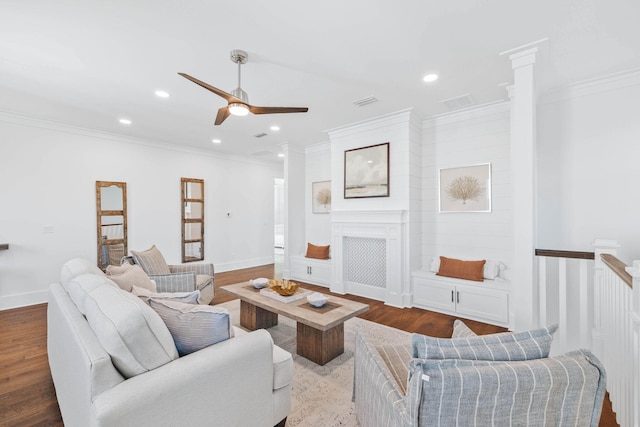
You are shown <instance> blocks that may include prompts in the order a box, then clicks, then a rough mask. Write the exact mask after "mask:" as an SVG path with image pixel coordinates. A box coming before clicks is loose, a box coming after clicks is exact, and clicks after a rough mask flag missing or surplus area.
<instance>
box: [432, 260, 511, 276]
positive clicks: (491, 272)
mask: <svg viewBox="0 0 640 427" xmlns="http://www.w3.org/2000/svg"><path fill="white" fill-rule="evenodd" d="M506 268H507V266H506V265H504V263H503V262H501V261H493V260H490V259H488V260H486V262H485V264H484V269H483V271H482V277H483V278H484V279H489V280H495V279H496V278H498V277H500V275H501V274H500V273H501V272H502V270H505V269H506ZM439 269H440V257H439V256H434V257H433V258H432V260H431V267H430V268H429V271H431V272H432V273H437V272H438V270H439Z"/></svg>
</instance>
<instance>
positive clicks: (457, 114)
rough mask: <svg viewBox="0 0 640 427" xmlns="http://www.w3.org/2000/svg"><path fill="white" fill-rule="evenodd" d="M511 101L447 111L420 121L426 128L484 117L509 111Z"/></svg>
mask: <svg viewBox="0 0 640 427" xmlns="http://www.w3.org/2000/svg"><path fill="white" fill-rule="evenodd" d="M510 112H511V101H502V100H500V101H495V102H490V103H486V104H482V105H478V106H475V107H470V108H465V109H464V110H460V111H452V112H449V113H443V114H438V115H435V116H431V117H429V118H428V119H426V120H424V121H423V122H422V128H423V129H428V128H432V127H436V126H446V125H450V124H453V123H460V122H462V121H468V120H474V119H478V118H485V117H486V116H489V115H492V114H501V113H510Z"/></svg>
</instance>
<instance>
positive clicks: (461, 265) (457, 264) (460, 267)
mask: <svg viewBox="0 0 640 427" xmlns="http://www.w3.org/2000/svg"><path fill="white" fill-rule="evenodd" d="M486 262H487V261H486V260H484V259H483V260H482V261H463V260H461V259H455V258H447V257H443V256H441V257H440V269H439V270H438V272H437V273H436V275H438V276H446V277H455V278H456V279H466V280H475V281H476V282H482V281H483V280H484V278H483V273H484V264H485V263H486Z"/></svg>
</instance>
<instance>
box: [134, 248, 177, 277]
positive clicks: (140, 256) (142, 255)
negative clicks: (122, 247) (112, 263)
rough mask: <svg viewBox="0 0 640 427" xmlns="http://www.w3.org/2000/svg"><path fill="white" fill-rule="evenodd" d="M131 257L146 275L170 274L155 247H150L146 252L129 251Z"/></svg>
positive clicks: (167, 266) (165, 262)
mask: <svg viewBox="0 0 640 427" xmlns="http://www.w3.org/2000/svg"><path fill="white" fill-rule="evenodd" d="M131 255H133V259H134V260H135V261H136V264H139V265H140V267H142V269H143V270H144V271H145V273H147V274H171V270H170V269H169V265H168V264H167V261H165V259H164V257H163V256H162V252H160V251H159V250H158V248H156V245H153V246H151V247H150V248H149V249H147V250H146V251H141V252H136V251H131Z"/></svg>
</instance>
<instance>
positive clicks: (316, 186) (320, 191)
mask: <svg viewBox="0 0 640 427" xmlns="http://www.w3.org/2000/svg"><path fill="white" fill-rule="evenodd" d="M311 197H312V200H311V206H312V212H313V213H329V212H331V181H318V182H312V183H311Z"/></svg>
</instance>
